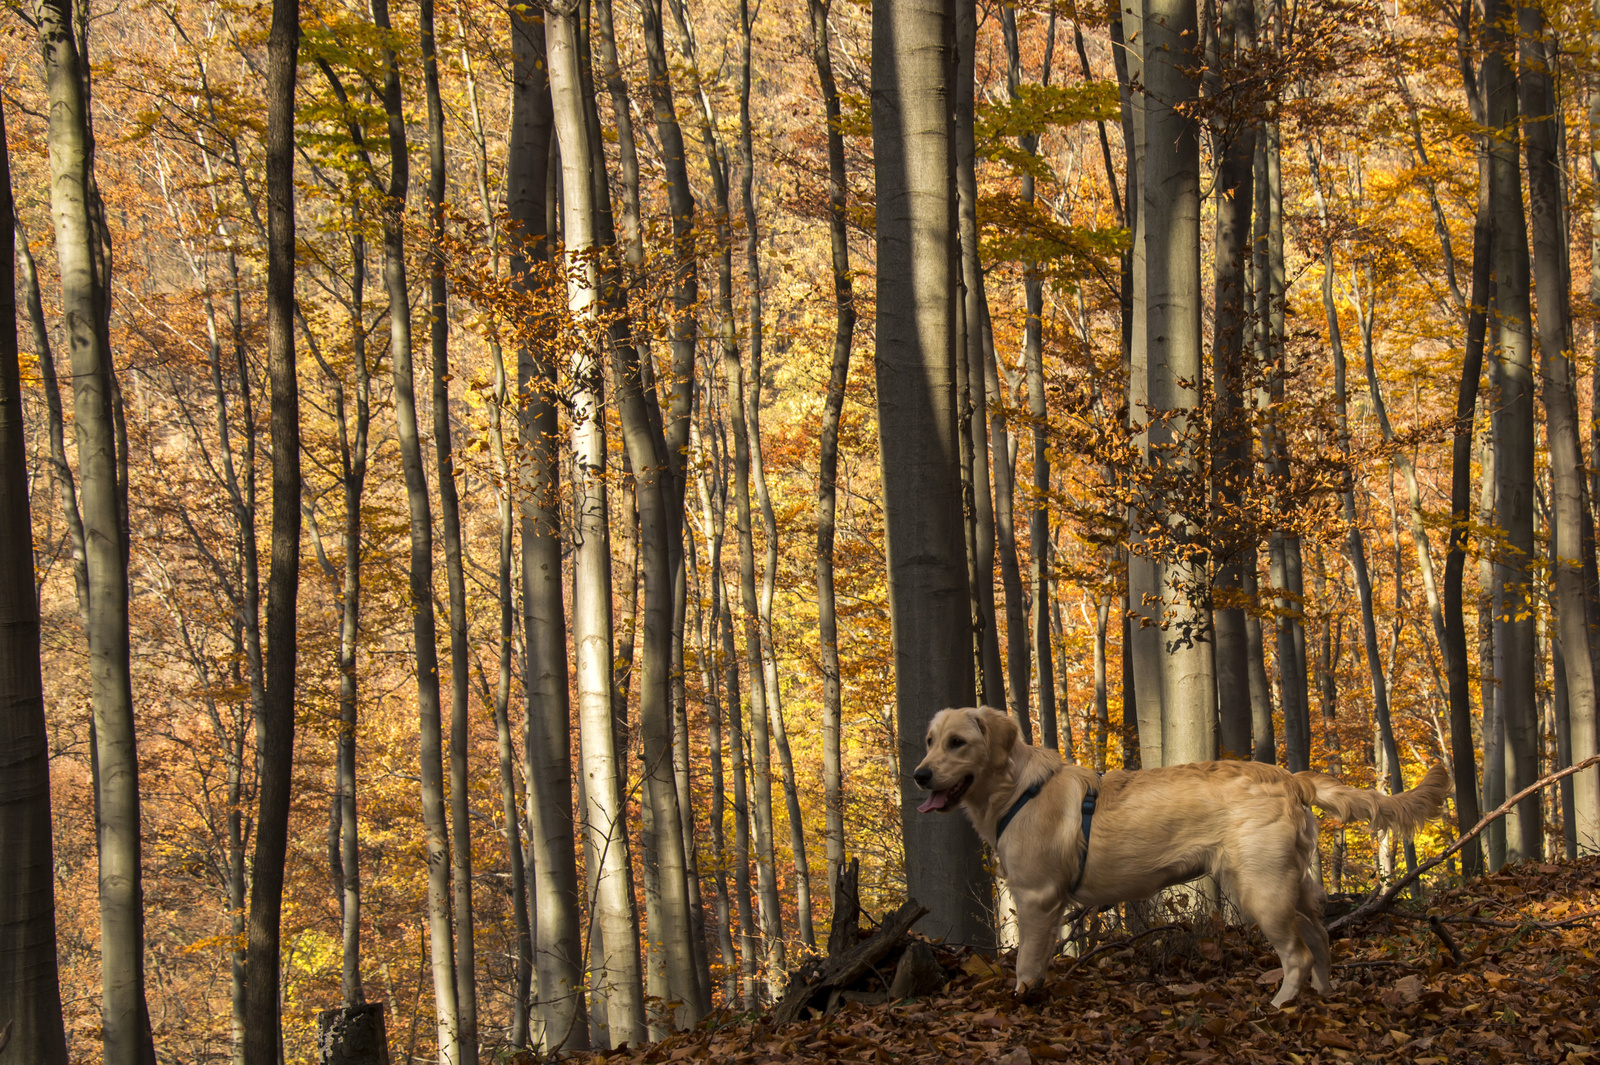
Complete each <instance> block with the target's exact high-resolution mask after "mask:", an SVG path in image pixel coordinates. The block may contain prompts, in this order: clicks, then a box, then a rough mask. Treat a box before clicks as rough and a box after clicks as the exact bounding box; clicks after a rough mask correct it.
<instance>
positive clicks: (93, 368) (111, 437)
mask: <svg viewBox="0 0 1600 1065" xmlns="http://www.w3.org/2000/svg"><path fill="white" fill-rule="evenodd" d="M38 13H39V43H40V47H41V49H42V51H43V53H44V66H45V75H46V79H47V83H48V92H49V101H50V124H49V133H48V139H49V152H50V213H51V215H52V217H53V218H54V220H55V231H56V258H57V264H58V269H59V273H60V277H61V310H62V317H63V320H64V321H65V323H66V326H67V340H68V346H69V348H70V350H71V352H72V392H73V407H74V410H73V415H74V421H73V424H74V428H75V430H76V432H77V441H78V475H79V477H78V484H79V493H80V503H81V510H82V517H83V527H84V542H85V561H86V571H85V572H86V574H87V578H88V592H89V607H88V621H89V628H88V636H89V676H90V691H89V697H90V704H91V707H92V711H93V726H92V727H93V747H94V750H93V755H94V759H95V763H94V764H95V770H96V781H97V795H96V806H95V808H96V813H97V816H98V824H97V826H96V828H97V833H96V835H97V840H98V845H99V850H98V853H99V862H100V884H99V888H100V971H101V988H102V996H101V1029H102V1036H103V1055H104V1059H105V1062H106V1065H153V1063H154V1061H155V1049H154V1045H153V1043H152V1041H151V1035H150V1015H149V1012H148V1010H147V1008H146V1005H145V987H144V984H145V981H144V902H143V900H144V891H143V885H142V874H141V870H140V855H141V845H140V826H139V758H138V750H137V741H136V735H135V731H134V721H133V687H132V683H133V682H132V677H131V675H130V666H129V638H128V560H127V539H126V538H127V529H126V526H125V524H124V522H123V520H122V506H123V504H122V498H123V497H122V494H121V490H120V484H119V482H120V475H119V464H120V463H121V462H122V461H124V460H122V459H121V458H120V455H119V448H118V434H117V431H116V426H115V424H114V411H113V405H114V396H113V392H114V389H115V384H114V380H113V375H114V369H113V367H112V356H111V350H110V340H109V336H108V333H107V330H106V327H105V307H106V298H107V296H106V282H107V279H106V277H105V276H104V274H103V273H102V271H101V266H102V263H101V260H100V258H99V242H98V235H97V233H96V230H95V228H94V224H93V221H92V219H91V215H92V212H93V211H94V209H95V208H94V204H93V200H94V197H95V195H96V194H95V191H94V176H93V170H94V137H93V134H92V133H91V131H90V125H89V106H88V96H87V90H86V81H87V71H86V70H85V69H84V62H85V61H84V59H83V57H82V54H81V52H80V50H79V46H78V38H77V36H76V34H75V33H74V25H73V12H72V8H71V7H70V6H69V4H68V2H67V0H43V2H41V3H40V5H39V8H38ZM295 514H296V520H298V515H299V511H298V509H296V511H295ZM31 539H32V538H31V536H30V537H29V541H28V542H30V543H31ZM289 616H290V617H291V618H292V617H293V610H292V604H291V610H290V615H289ZM291 645H292V637H291ZM291 726H292V718H291ZM284 785H285V788H286V785H287V781H284ZM283 794H284V799H285V800H287V791H286V790H285V791H284V793H283ZM268 879H269V883H267V884H265V885H263V884H262V883H261V879H260V878H258V879H257V889H258V892H261V893H263V894H265V893H270V891H271V888H272V885H271V883H270V874H269V877H268ZM253 901H254V900H252V902H253ZM254 910H255V906H254V905H252V911H253V912H254ZM272 916H273V917H275V916H276V908H274V911H273V914H272ZM276 927H277V922H276V920H273V921H272V929H273V931H274V933H275V931H276ZM255 932H256V927H255V925H254V923H253V924H252V936H254V935H255ZM275 945H276V936H275V934H274V935H273V937H272V940H271V943H270V944H269V943H268V942H267V941H266V940H265V939H263V940H262V953H266V952H267V951H268V950H272V949H273V948H275ZM275 959H276V955H275V954H274V962H275ZM275 971H276V967H275V965H274V972H275ZM263 979H264V980H265V977H264V978H263ZM276 1030H277V1029H276V1027H273V1028H272V1029H271V1030H270V1031H271V1032H272V1033H275V1032H276ZM271 1045H272V1049H273V1050H274V1052H275V1051H276V1047H277V1044H276V1042H273V1043H272V1044H271Z"/></svg>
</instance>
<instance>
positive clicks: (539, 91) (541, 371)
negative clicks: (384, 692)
mask: <svg viewBox="0 0 1600 1065" xmlns="http://www.w3.org/2000/svg"><path fill="white" fill-rule="evenodd" d="M511 47H512V56H513V64H514V65H513V75H512V112H511V136H510V144H509V147H508V151H507V163H506V185H507V195H506V206H507V213H508V215H509V216H510V221H511V230H512V231H511V275H512V278H513V279H514V281H515V283H516V284H517V286H518V288H519V289H520V290H521V292H522V294H523V295H524V297H525V298H526V299H528V300H529V301H530V303H533V302H535V301H537V300H540V299H543V298H547V297H548V290H547V288H546V285H547V283H549V278H548V277H547V276H546V275H545V274H544V273H543V272H542V268H543V267H544V265H545V261H546V259H547V256H548V255H549V251H548V249H549V245H550V243H551V242H553V241H554V239H555V235H554V234H553V233H551V232H550V231H551V230H552V229H553V228H554V226H553V225H552V224H551V210H550V208H551V206H552V205H551V204H550V203H549V197H548V191H547V190H548V189H549V188H550V187H551V185H552V182H551V181H550V180H549V174H548V170H549V162H550V154H551V147H552V140H553V138H552V133H553V117H552V114H551V100H550V91H549V85H548V83H547V81H546V80H545V79H546V67H545V40H544V23H543V22H542V21H535V20H534V19H532V18H531V17H526V18H525V17H521V16H518V17H513V18H512V19H511ZM525 313H527V314H528V315H529V317H528V318H527V319H525V320H524V321H523V322H521V323H519V325H520V337H519V341H518V349H517V390H518V392H519V394H520V397H521V402H522V407H521V412H520V417H519V423H520V424H519V430H520V434H521V437H522V452H523V464H522V467H521V470H520V471H519V477H518V481H519V491H518V500H519V506H520V514H519V517H518V521H519V524H520V526H521V535H522V558H521V566H522V610H523V634H524V635H523V640H524V646H525V647H526V656H527V664H526V667H525V669H524V671H523V695H524V698H525V701H526V708H527V734H526V742H525V754H524V758H525V762H526V769H525V776H526V779H527V782H528V783H527V789H528V790H527V806H528V836H529V845H530V851H531V864H532V866H533V873H534V877H533V880H534V887H533V890H532V891H530V895H532V897H533V904H534V912H535V919H534V922H533V923H534V926H535V927H534V931H533V935H534V948H535V953H534V967H535V971H536V972H537V974H538V986H539V990H538V1016H539V1028H540V1029H541V1030H542V1031H541V1036H540V1040H539V1041H540V1042H541V1043H542V1045H543V1046H544V1048H545V1049H546V1050H547V1051H549V1052H554V1051H556V1050H563V1049H564V1050H582V1049H587V1047H588V1045H589V1014H588V1009H587V1006H586V993H585V991H584V988H583V984H584V976H583V965H584V960H583V937H582V933H581V929H580V925H579V915H580V913H581V912H582V911H583V909H584V908H585V905H586V903H585V899H584V896H583V894H582V893H581V891H580V890H579V887H578V870H577V860H576V856H575V850H576V841H575V837H574V831H573V804H572V782H573V776H572V758H571V753H570V752H571V747H570V735H571V729H572V708H571V705H570V702H569V696H568V677H567V624H566V609H565V606H564V598H565V597H564V594H563V588H562V573H561V565H562V561H561V552H562V545H563V541H564V537H563V533H562V514H561V498H560V497H561V484H560V475H559V465H558V459H559V455H560V422H559V419H558V414H557V411H558V404H559V402H560V396H559V393H558V392H557V387H556V378H557V373H556V363H555V360H556V357H557V353H556V351H555V350H554V345H553V338H552V337H551V333H552V331H553V330H552V323H551V322H550V321H549V319H547V318H545V317H543V316H540V315H536V314H534V313H533V312H532V311H531V308H530V309H529V310H528V311H526V312H525Z"/></svg>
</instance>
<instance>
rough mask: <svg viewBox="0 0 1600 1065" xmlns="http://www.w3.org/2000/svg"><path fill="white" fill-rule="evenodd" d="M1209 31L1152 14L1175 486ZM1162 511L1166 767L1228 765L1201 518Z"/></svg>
mask: <svg viewBox="0 0 1600 1065" xmlns="http://www.w3.org/2000/svg"><path fill="white" fill-rule="evenodd" d="M1198 28H1199V26H1198V16H1197V14H1196V10H1195V2H1194V0H1151V2H1150V3H1148V4H1147V6H1146V9H1145V14H1144V74H1145V78H1144V84H1145V100H1146V116H1145V137H1146V140H1147V143H1149V144H1160V145H1162V146H1163V148H1162V151H1160V152H1150V153H1148V154H1147V155H1146V157H1145V176H1144V177H1145V186H1144V210H1143V214H1142V218H1143V225H1144V226H1145V232H1146V236H1145V270H1146V283H1145V292H1144V299H1145V302H1146V307H1145V322H1144V324H1145V331H1146V341H1145V342H1146V348H1147V354H1148V358H1149V375H1150V376H1149V380H1150V385H1149V390H1150V407H1151V409H1152V410H1156V411H1162V412H1168V413H1169V414H1170V417H1169V419H1168V420H1167V421H1165V422H1164V423H1159V424H1156V425H1153V426H1152V428H1151V430H1150V446H1151V451H1152V453H1153V456H1154V457H1153V459H1152V461H1153V462H1155V463H1156V464H1157V465H1158V466H1159V467H1160V468H1161V472H1162V475H1163V479H1165V480H1169V481H1170V482H1171V483H1172V485H1173V487H1174V488H1176V487H1177V485H1178V483H1179V482H1181V480H1182V479H1183V478H1184V477H1185V476H1186V475H1188V474H1192V473H1193V472H1195V471H1196V470H1197V468H1198V467H1197V465H1196V461H1197V458H1198V450H1199V447H1200V444H1199V442H1198V441H1196V440H1194V439H1191V434H1193V433H1194V432H1195V431H1196V428H1197V426H1196V425H1195V424H1193V423H1192V419H1195V418H1196V415H1197V414H1198V413H1199V412H1198V407H1199V390H1198V385H1199V383H1200V377H1201V372H1202V370H1201V351H1200V304H1201V297H1200V136H1199V128H1198V123H1197V121H1196V119H1195V118H1194V116H1193V108H1192V105H1193V103H1194V101H1195V99H1196V98H1197V96H1198V87H1197V85H1196V84H1195V78H1194V74H1193V72H1192V68H1193V65H1194V62H1195V57H1194V55H1193V49H1194V46H1195V42H1196V41H1197V40H1198ZM1168 146H1170V150H1169V148H1168ZM1184 382H1186V383H1184ZM1158 505H1159V506H1160V507H1161V508H1162V513H1161V518H1162V520H1163V522H1164V525H1165V528H1164V529H1163V535H1164V537H1165V540H1166V542H1165V543H1164V544H1162V545H1161V548H1160V561H1159V563H1158V565H1157V567H1156V571H1157V579H1158V583H1159V593H1160V597H1161V606H1162V615H1163V618H1164V625H1163V627H1162V630H1161V640H1162V643H1163V652H1164V653H1163V654H1162V657H1161V667H1162V668H1161V680H1160V683H1161V707H1162V731H1161V747H1162V759H1163V763H1164V764H1166V765H1176V764H1179V763H1182V762H1202V761H1207V760H1210V759H1212V758H1215V757H1216V733H1215V728H1214V721H1215V713H1216V710H1215V706H1214V701H1213V700H1214V698H1215V686H1214V678H1213V672H1212V647H1211V644H1212V642H1213V640H1214V638H1215V637H1214V633H1213V631H1212V627H1211V619H1210V610H1209V605H1208V604H1209V600H1210V588H1209V585H1210V574H1209V572H1208V569H1209V565H1210V563H1209V561H1208V559H1207V558H1206V555H1205V552H1204V548H1203V546H1202V544H1201V542H1200V540H1199V538H1198V536H1197V533H1198V529H1197V522H1196V520H1195V515H1192V514H1185V513H1183V512H1182V509H1181V508H1182V506H1183V504H1182V502H1181V501H1180V500H1179V499H1178V498H1177V493H1176V492H1175V491H1169V493H1168V497H1167V499H1165V500H1162V501H1161V502H1160V503H1159V504H1158Z"/></svg>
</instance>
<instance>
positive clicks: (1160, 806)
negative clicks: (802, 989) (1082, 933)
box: [913, 707, 1450, 1006]
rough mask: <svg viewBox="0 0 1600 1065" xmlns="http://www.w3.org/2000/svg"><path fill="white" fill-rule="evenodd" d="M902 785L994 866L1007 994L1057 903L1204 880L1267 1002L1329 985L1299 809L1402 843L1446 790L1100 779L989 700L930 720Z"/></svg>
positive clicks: (1175, 776) (1195, 774) (1235, 772)
mask: <svg viewBox="0 0 1600 1065" xmlns="http://www.w3.org/2000/svg"><path fill="white" fill-rule="evenodd" d="M913 779H914V780H915V781H916V782H917V784H918V786H919V787H921V788H923V789H925V790H926V791H928V792H929V793H930V794H929V796H928V799H927V801H926V802H924V803H923V804H922V806H921V807H919V809H920V810H921V811H922V812H924V813H927V812H931V811H938V812H940V813H949V812H950V811H951V810H954V809H956V808H957V807H959V808H961V809H962V810H964V811H966V814H967V816H968V817H969V818H971V820H972V823H973V825H974V826H975V827H976V828H977V830H978V834H979V835H980V836H982V837H983V839H984V841H985V842H986V843H988V844H989V846H990V847H992V848H993V849H994V852H995V854H996V856H998V858H999V859H1000V871H1001V875H1002V876H1004V877H1005V880H1006V884H1007V885H1008V886H1009V887H1010V889H1011V898H1012V900H1013V901H1014V902H1015V904H1016V910H1017V930H1018V934H1019V944H1018V947H1017V984H1016V990H1017V992H1018V993H1019V994H1020V993H1023V992H1026V991H1027V990H1028V989H1029V988H1031V987H1033V985H1034V984H1036V983H1037V982H1038V981H1039V979H1040V978H1041V977H1042V976H1043V975H1044V973H1045V968H1046V966H1047V965H1048V964H1049V961H1050V958H1051V956H1052V955H1053V954H1054V953H1055V947H1056V938H1057V932H1058V930H1059V929H1060V927H1061V918H1062V914H1063V913H1064V911H1065V909H1066V906H1067V904H1068V903H1069V902H1072V903H1076V904H1077V905H1079V906H1084V907H1093V906H1109V905H1112V904H1114V903H1118V902H1132V901H1136V900H1139V899H1147V898H1150V897H1151V896H1152V895H1154V894H1155V893H1156V892H1158V891H1160V890H1161V889H1162V888H1165V887H1170V886H1172V885H1174V884H1181V883H1184V882H1185V881H1188V880H1193V879H1195V878H1197V877H1199V876H1202V875H1206V874H1209V875H1211V876H1213V877H1215V878H1216V879H1217V881H1218V882H1219V883H1220V884H1221V885H1222V889H1223V890H1224V891H1226V892H1227V893H1228V896H1229V897H1230V898H1232V899H1233V900H1234V902H1235V904H1237V905H1238V907H1239V909H1240V911H1241V912H1242V913H1243V914H1244V915H1245V917H1246V918H1247V919H1249V920H1251V921H1254V922H1255V923H1256V924H1258V925H1260V926H1261V930H1262V931H1263V932H1264V933H1265V934H1266V937H1267V939H1268V940H1270V941H1271V943H1272V946H1273V949H1274V950H1276V951H1277V952H1278V957H1279V959H1281V960H1282V962H1283V985H1282V986H1281V987H1280V988H1279V989H1278V993H1277V995H1276V996H1275V997H1274V998H1273V1000H1272V1004H1273V1005H1274V1006H1282V1005H1283V1004H1284V1003H1286V1002H1288V1001H1289V1000H1291V999H1293V998H1294V997H1295V996H1296V995H1297V994H1299V993H1300V989H1301V988H1302V987H1303V986H1304V985H1305V983H1306V980H1307V979H1308V978H1309V979H1310V981H1311V985H1312V986H1313V987H1315V988H1316V989H1317V990H1318V991H1322V992H1325V991H1327V990H1328V989H1329V987H1330V986H1331V984H1330V981H1329V975H1328V933H1327V931H1326V930H1325V929H1324V928H1323V926H1322V903H1323V894H1322V884H1321V883H1320V882H1319V881H1318V880H1317V879H1316V877H1315V876H1314V875H1313V873H1312V871H1311V862H1312V856H1313V854H1314V853H1315V849H1316V846H1317V820H1316V816H1315V815H1314V814H1313V813H1312V812H1311V810H1310V807H1311V806H1312V805H1316V806H1319V807H1321V808H1322V809H1323V810H1326V811H1328V812H1330V813H1332V814H1334V815H1335V816H1337V817H1339V818H1342V819H1345V820H1350V819H1360V820H1365V821H1370V822H1371V823H1372V826H1373V828H1374V829H1376V830H1378V831H1387V832H1398V833H1402V834H1404V835H1407V836H1409V835H1410V834H1411V833H1414V832H1415V831H1416V830H1417V828H1418V827H1419V826H1421V825H1422V824H1423V823H1424V822H1425V821H1427V820H1429V819H1430V818H1432V817H1434V816H1435V815H1436V814H1437V813H1438V812H1439V808H1440V806H1441V805H1442V804H1443V802H1444V799H1445V797H1446V796H1447V795H1449V794H1450V779H1449V774H1448V773H1446V772H1445V769H1444V767H1443V766H1442V765H1436V766H1434V767H1433V768H1432V769H1430V770H1428V774H1427V776H1425V777H1424V778H1423V780H1422V782H1421V783H1420V784H1419V785H1417V786H1416V787H1415V788H1413V789H1411V790H1410V791H1407V792H1405V793H1403V794H1401V795H1380V794H1379V793H1377V792H1375V791H1362V790H1359V789H1357V788H1350V787H1346V786H1345V785H1343V784H1340V783H1339V782H1338V781H1336V780H1334V779H1333V778H1332V777H1329V776H1324V775H1323V774H1321V773H1290V772H1289V771H1288V770H1286V769H1282V768H1280V767H1278V766H1275V765H1266V764H1264V763H1261V762H1197V763H1193V764H1189V765H1175V766H1167V767H1165V768H1161V769H1144V770H1139V771H1137V772H1125V771H1122V770H1117V771H1114V772H1111V773H1107V774H1105V775H1104V776H1101V775H1099V774H1097V773H1094V772H1092V771H1091V770H1088V769H1085V768H1083V767H1082V766H1077V765H1069V764H1067V763H1066V762H1065V761H1064V760H1063V759H1062V758H1061V756H1060V755H1058V754H1057V753H1056V752H1055V751H1051V750H1045V749H1042V748H1039V747H1031V746H1029V745H1028V744H1025V743H1022V742H1020V741H1019V735H1018V730H1017V725H1016V722H1014V721H1012V719H1011V718H1010V717H1008V716H1006V714H1004V713H1003V712H1001V711H999V710H994V709H991V708H989V707H978V708H975V709H974V708H966V709H953V710H942V711H940V712H939V713H938V715H936V716H935V717H934V719H933V721H932V723H931V724H930V725H929V727H928V753H927V756H926V757H925V758H923V760H922V764H921V765H919V766H918V767H917V769H916V772H915V773H914V774H913ZM1086 799H1088V800H1090V801H1089V802H1086ZM1091 811H1092V817H1091V813H1090V812H1091ZM1086 828H1088V829H1089V832H1088V845H1087V851H1086V850H1085V841H1084V831H1085V829H1086Z"/></svg>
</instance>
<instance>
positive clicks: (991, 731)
mask: <svg viewBox="0 0 1600 1065" xmlns="http://www.w3.org/2000/svg"><path fill="white" fill-rule="evenodd" d="M973 714H974V716H975V717H976V719H977V725H978V728H979V729H980V730H981V731H982V732H983V735H984V737H985V738H986V739H987V740H988V741H989V761H990V763H991V764H993V765H996V766H1000V765H1004V764H1005V763H1006V762H1007V761H1008V760H1009V759H1010V758H1011V751H1012V749H1013V748H1014V747H1016V745H1017V740H1018V739H1020V738H1021V735H1022V733H1021V730H1020V729H1018V728H1017V723H1016V722H1015V721H1013V720H1011V717H1010V715H1008V714H1007V713H1006V712H1005V711H1003V710H996V709H995V708H994V707H992V706H980V707H978V708H977V709H976V710H974V711H973Z"/></svg>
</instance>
